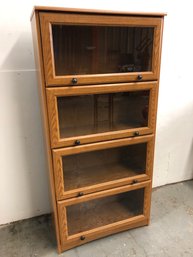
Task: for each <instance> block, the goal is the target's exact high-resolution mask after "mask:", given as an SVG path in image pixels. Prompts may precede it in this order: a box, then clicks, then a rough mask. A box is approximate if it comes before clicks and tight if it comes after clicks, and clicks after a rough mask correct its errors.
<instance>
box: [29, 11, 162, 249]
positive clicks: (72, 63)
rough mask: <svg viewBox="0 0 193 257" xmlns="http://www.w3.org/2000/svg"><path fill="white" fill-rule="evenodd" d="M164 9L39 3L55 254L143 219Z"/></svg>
mask: <svg viewBox="0 0 193 257" xmlns="http://www.w3.org/2000/svg"><path fill="white" fill-rule="evenodd" d="M162 26H163V14H127V13H111V12H105V11H101V12H99V11H98V12H97V11H86V10H76V9H58V8H56V9H55V8H47V9H46V7H37V8H35V11H34V13H33V15H32V30H33V38H34V49H35V54H36V55H35V56H36V63H37V68H38V70H39V82H40V83H39V84H40V97H41V101H42V111H43V119H44V126H45V128H44V133H45V138H46V142H47V145H46V148H47V153H48V163H49V174H50V184H51V191H52V203H53V212H54V217H55V226H56V236H57V242H58V251H59V252H61V251H64V250H67V249H70V248H72V247H75V246H78V245H81V244H83V243H85V242H89V241H91V240H94V239H97V238H100V237H103V236H107V235H110V234H112V233H116V232H119V231H123V230H126V229H129V228H134V227H138V226H142V225H147V224H148V223H149V216H150V199H151V185H152V172H153V155H154V141H155V127H156V112H157V98H158V84H159V70H160V54H161V38H162Z"/></svg>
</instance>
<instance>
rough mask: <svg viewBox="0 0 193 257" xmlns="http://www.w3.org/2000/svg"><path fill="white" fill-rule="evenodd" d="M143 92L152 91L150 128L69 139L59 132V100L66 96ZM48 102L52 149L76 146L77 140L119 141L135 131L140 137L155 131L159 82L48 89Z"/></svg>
mask: <svg viewBox="0 0 193 257" xmlns="http://www.w3.org/2000/svg"><path fill="white" fill-rule="evenodd" d="M143 90H149V91H150V100H149V109H148V112H149V115H148V127H141V128H128V129H124V130H117V131H108V132H103V133H97V134H90V135H85V136H84V135H83V136H81V135H80V136H74V137H69V138H61V137H60V131H59V129H60V128H59V120H58V116H59V113H58V106H57V98H58V97H64V96H78V95H92V94H94V95H97V94H104V93H116V92H135V91H136V92H138V91H143ZM46 93H47V99H48V100H47V101H48V115H49V125H50V135H51V146H52V148H56V147H62V146H63V147H64V146H71V145H74V142H75V140H76V139H79V140H80V141H81V144H86V143H92V142H97V141H104V140H111V139H118V138H124V137H130V136H133V133H134V132H135V131H139V133H140V135H146V134H150V133H152V132H153V131H154V127H155V122H156V99H157V82H141V83H122V84H109V85H108V86H107V85H93V86H80V87H66V88H65V87H61V88H48V89H47V90H46Z"/></svg>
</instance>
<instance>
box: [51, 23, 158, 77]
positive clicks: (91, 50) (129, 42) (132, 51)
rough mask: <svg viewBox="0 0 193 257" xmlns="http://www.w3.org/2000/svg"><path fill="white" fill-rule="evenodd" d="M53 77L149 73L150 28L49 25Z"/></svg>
mask: <svg viewBox="0 0 193 257" xmlns="http://www.w3.org/2000/svg"><path fill="white" fill-rule="evenodd" d="M52 35H53V52H54V61H55V73H56V75H58V76H59V75H75V74H103V73H120V72H141V71H151V70H152V51H153V35H154V28H153V27H126V26H125V27H117V26H116V27H112V26H79V25H52Z"/></svg>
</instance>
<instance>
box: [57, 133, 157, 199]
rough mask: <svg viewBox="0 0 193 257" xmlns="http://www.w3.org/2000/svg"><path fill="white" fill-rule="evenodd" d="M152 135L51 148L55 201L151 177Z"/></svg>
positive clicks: (134, 182)
mask: <svg viewBox="0 0 193 257" xmlns="http://www.w3.org/2000/svg"><path fill="white" fill-rule="evenodd" d="M152 151H153V136H152V135H148V136H143V137H138V138H130V139H128V138H127V139H120V140H113V141H107V142H103V143H95V144H88V145H84V146H77V147H73V148H72V147H70V148H61V149H56V150H53V157H54V176H55V183H56V192H57V198H58V200H62V199H65V198H69V197H79V196H83V195H85V194H88V193H91V192H96V191H101V190H104V189H108V188H113V187H116V186H121V185H126V184H136V183H139V182H141V181H144V180H148V179H151V170H152V158H151V156H152V155H153V152H152Z"/></svg>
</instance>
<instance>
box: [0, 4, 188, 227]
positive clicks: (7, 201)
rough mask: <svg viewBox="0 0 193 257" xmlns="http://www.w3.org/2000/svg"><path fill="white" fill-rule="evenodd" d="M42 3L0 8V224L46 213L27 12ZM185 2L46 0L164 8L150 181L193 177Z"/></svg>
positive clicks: (132, 8) (137, 8) (123, 7)
mask: <svg viewBox="0 0 193 257" xmlns="http://www.w3.org/2000/svg"><path fill="white" fill-rule="evenodd" d="M47 4H48V1H43V0H42V1H38V2H36V1H33V0H28V1H23V2H22V1H19V2H18V1H10V0H7V1H3V2H1V8H0V37H1V40H0V92H1V93H0V136H1V139H0V224H4V223H7V222H11V221H15V220H19V219H24V218H29V217H32V216H35V215H40V214H43V213H48V212H49V210H50V207H49V200H48V198H49V197H48V180H47V166H46V163H45V158H44V148H43V141H42V127H41V119H40V111H39V101H38V92H37V85H36V84H37V82H36V77H35V66H34V57H33V48H32V37H31V27H30V21H29V17H30V14H31V10H32V7H33V5H47ZM190 4H191V1H187V0H184V1H183V4H182V2H181V1H180V0H176V1H175V3H174V1H172V0H167V1H163V0H158V1H155V0H150V1H145V0H135V1H131V0H127V1H123V0H119V1H112V0H111V1H110V0H108V1H105V0H103V1H102V0H98V1H95V2H92V1H89V0H85V1H81V0H80V1H75V0H70V1H69V0H67V1H65V2H64V1H49V5H51V6H52V5H55V6H66V7H77V8H79V7H82V8H97V9H114V10H124V11H144V12H145V11H147V12H150V11H157V12H162V11H163V12H168V17H166V19H165V30H164V42H163V55H162V69H161V83H160V97H159V108H158V122H157V125H158V126H157V140H156V153H155V167H154V186H160V185H164V184H167V183H173V182H177V181H182V180H186V179H190V178H192V177H193V158H192V156H193V142H192V137H193V90H192V87H193V85H192V84H193V82H192V73H193V71H192V67H193V65H192V60H193V51H192V46H193V36H192V26H191V24H192V13H191V6H190Z"/></svg>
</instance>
